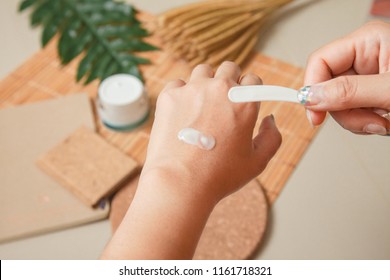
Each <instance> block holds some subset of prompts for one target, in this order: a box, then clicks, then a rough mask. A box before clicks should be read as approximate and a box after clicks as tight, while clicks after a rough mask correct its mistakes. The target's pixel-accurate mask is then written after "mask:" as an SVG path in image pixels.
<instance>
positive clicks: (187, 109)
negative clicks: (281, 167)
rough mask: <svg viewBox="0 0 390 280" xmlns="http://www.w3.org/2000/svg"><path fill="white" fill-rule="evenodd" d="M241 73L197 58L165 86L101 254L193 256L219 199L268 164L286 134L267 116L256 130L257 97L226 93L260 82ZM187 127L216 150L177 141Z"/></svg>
mask: <svg viewBox="0 0 390 280" xmlns="http://www.w3.org/2000/svg"><path fill="white" fill-rule="evenodd" d="M240 75H241V71H240V69H239V68H238V67H237V65H235V64H234V63H232V62H224V63H223V64H222V65H221V66H220V67H219V68H218V69H217V70H216V72H215V73H214V71H213V70H212V69H211V68H210V67H209V66H207V65H199V66H197V67H196V68H195V69H194V70H193V72H192V74H191V77H190V79H189V81H188V82H187V83H186V82H184V81H182V80H176V81H172V82H170V83H169V84H168V85H167V86H166V87H165V88H164V89H163V91H162V92H161V93H160V95H159V98H158V101H157V109H156V114H155V121H154V124H153V128H152V132H151V137H150V142H149V146H148V151H147V159H146V162H145V165H144V168H143V170H142V173H141V178H140V182H139V185H138V189H137V193H136V195H135V197H134V200H133V202H132V204H131V206H130V208H129V210H128V212H127V214H126V216H125V218H124V220H123V222H122V223H121V225H120V226H119V228H118V230H117V231H116V233H115V235H114V236H113V238H112V239H111V240H110V242H109V243H108V245H107V247H106V248H105V250H104V252H103V254H102V258H104V259H191V258H192V256H193V254H194V251H195V248H196V245H197V243H198V240H199V237H200V235H201V233H202V230H203V228H204V226H205V224H206V221H207V219H208V217H209V215H210V213H211V211H212V210H213V208H214V206H215V205H216V204H217V203H218V202H219V201H220V200H221V199H222V198H223V197H225V196H227V195H229V194H231V193H232V192H234V191H236V190H238V189H239V188H241V187H242V186H244V185H245V184H246V183H247V182H249V181H250V180H251V179H253V178H254V177H256V176H258V175H259V174H260V173H261V172H262V171H263V170H264V168H265V167H266V165H267V163H268V162H269V160H270V159H271V158H272V157H273V155H274V154H275V153H276V151H277V150H278V148H279V146H280V144H281V135H280V133H279V131H278V129H277V128H276V126H275V122H274V119H273V117H272V116H268V117H266V118H265V119H264V120H263V121H262V124H261V126H260V129H259V131H258V132H257V133H255V136H253V130H254V126H255V123H256V120H257V116H258V112H259V108H260V106H259V104H255V103H247V104H235V103H232V102H230V101H229V100H228V98H227V92H228V90H229V89H230V87H232V86H237V85H256V84H261V79H260V78H259V77H257V76H256V75H253V74H247V75H244V76H243V77H240ZM185 127H192V128H195V129H197V130H199V131H201V132H203V133H204V134H206V135H213V136H214V137H215V138H216V146H215V147H214V149H212V150H211V151H205V150H202V149H200V148H199V147H197V146H192V145H189V144H186V143H183V142H181V141H179V140H178V139H177V133H178V132H179V131H180V130H181V129H182V128H185Z"/></svg>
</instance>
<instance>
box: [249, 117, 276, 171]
mask: <svg viewBox="0 0 390 280" xmlns="http://www.w3.org/2000/svg"><path fill="white" fill-rule="evenodd" d="M281 144H282V136H281V134H280V132H279V130H278V128H277V127H276V125H275V119H274V117H273V115H270V116H268V117H266V118H264V119H263V121H262V122H261V125H260V128H259V133H258V134H257V135H256V137H255V138H254V139H253V146H254V149H255V159H254V160H255V162H254V165H255V167H256V171H257V173H260V172H262V171H263V170H264V169H265V167H266V166H267V164H268V162H269V161H270V160H271V158H272V157H273V156H274V155H275V153H276V152H277V151H278V149H279V147H280V145H281Z"/></svg>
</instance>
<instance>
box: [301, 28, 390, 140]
mask: <svg viewBox="0 0 390 280" xmlns="http://www.w3.org/2000/svg"><path fill="white" fill-rule="evenodd" d="M389 70H390V24H388V23H384V22H379V21H375V22H370V23H367V24H366V25H364V26H363V27H361V28H360V29H358V30H357V31H355V32H353V33H352V34H350V35H348V36H346V37H344V38H341V39H339V40H336V41H334V42H332V43H330V44H328V45H326V46H324V47H322V48H320V49H319V50H317V51H316V52H314V53H313V54H312V55H311V56H310V57H309V59H308V63H307V68H306V75H305V84H306V85H313V86H312V93H313V94H312V98H311V99H312V100H311V101H310V102H309V103H308V104H306V108H307V109H308V110H309V112H308V117H309V121H311V122H312V124H313V125H319V124H321V123H322V122H323V121H324V119H325V116H326V112H330V114H331V115H332V117H333V118H334V119H335V120H336V121H337V122H338V123H339V124H340V125H341V126H342V127H344V128H345V129H347V130H350V131H351V132H353V133H357V134H379V135H388V134H390V121H389V120H388V119H385V118H383V117H381V115H383V114H385V113H387V112H389V111H390V72H389Z"/></svg>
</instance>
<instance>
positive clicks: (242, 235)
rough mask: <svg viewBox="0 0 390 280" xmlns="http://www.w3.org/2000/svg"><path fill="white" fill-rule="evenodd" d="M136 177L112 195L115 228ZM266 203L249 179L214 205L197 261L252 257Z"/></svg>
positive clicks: (264, 222)
mask: <svg viewBox="0 0 390 280" xmlns="http://www.w3.org/2000/svg"><path fill="white" fill-rule="evenodd" d="M138 179H139V177H136V178H134V179H133V180H131V181H130V182H128V183H127V185H126V186H124V187H123V188H122V189H121V190H119V191H118V192H117V194H116V195H115V196H114V198H113V200H112V204H111V213H110V221H111V226H112V230H113V231H115V230H116V229H117V228H118V226H119V224H120V222H121V221H122V219H123V217H124V215H125V214H126V211H127V209H128V207H129V205H130V203H131V201H132V200H133V197H134V194H135V191H136V188H137V184H138ZM267 216H268V205H267V200H266V197H265V195H264V192H263V190H262V187H261V186H260V184H259V183H258V182H257V181H256V180H252V181H251V182H249V183H248V184H247V185H246V186H244V187H243V188H242V189H240V190H239V191H237V192H235V193H234V194H232V195H229V196H228V197H226V198H224V199H223V200H221V201H220V202H219V203H218V204H217V206H216V207H215V208H214V210H213V212H212V213H211V215H210V218H209V220H208V221H207V224H206V226H205V229H204V231H203V234H202V236H201V238H200V240H199V243H198V247H197V249H196V251H195V255H194V259H198V260H213V259H219V260H243V259H248V258H249V257H251V256H252V254H253V253H254V251H255V250H256V248H257V247H258V245H259V244H260V242H261V240H262V238H263V235H264V232H265V229H266V225H267Z"/></svg>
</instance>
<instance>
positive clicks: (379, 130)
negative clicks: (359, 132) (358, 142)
mask: <svg viewBox="0 0 390 280" xmlns="http://www.w3.org/2000/svg"><path fill="white" fill-rule="evenodd" d="M364 132H366V133H369V134H376V135H387V134H388V133H387V129H386V128H385V127H383V126H381V125H378V124H368V125H366V126H365V127H364Z"/></svg>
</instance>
